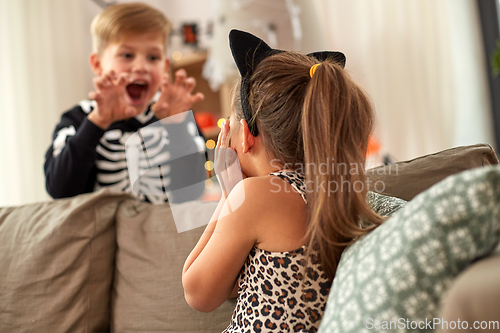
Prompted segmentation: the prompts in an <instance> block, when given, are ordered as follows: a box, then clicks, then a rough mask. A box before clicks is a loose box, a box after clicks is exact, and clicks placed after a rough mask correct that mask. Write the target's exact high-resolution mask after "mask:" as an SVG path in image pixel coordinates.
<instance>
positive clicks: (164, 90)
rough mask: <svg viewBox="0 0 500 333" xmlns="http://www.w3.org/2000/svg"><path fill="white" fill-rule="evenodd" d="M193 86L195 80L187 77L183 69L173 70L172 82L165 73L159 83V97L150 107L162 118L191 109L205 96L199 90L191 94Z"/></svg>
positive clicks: (157, 116)
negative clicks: (173, 77)
mask: <svg viewBox="0 0 500 333" xmlns="http://www.w3.org/2000/svg"><path fill="white" fill-rule="evenodd" d="M195 86H196V80H195V79H194V78H193V77H187V73H186V71H185V70H184V69H179V70H178V71H177V72H175V82H174V83H173V84H172V83H171V82H170V78H169V77H168V74H165V75H164V76H163V81H162V85H161V94H160V98H158V101H157V102H156V103H155V104H153V106H152V107H151V109H152V110H153V112H154V113H155V116H156V118H158V119H163V118H166V117H169V116H173V115H176V114H178V113H181V112H184V111H188V110H191V107H192V106H193V104H195V103H198V102H200V101H202V100H203V99H204V98H205V96H204V95H203V94H202V93H201V92H198V93H196V94H194V95H193V94H192V92H193V89H194V87H195Z"/></svg>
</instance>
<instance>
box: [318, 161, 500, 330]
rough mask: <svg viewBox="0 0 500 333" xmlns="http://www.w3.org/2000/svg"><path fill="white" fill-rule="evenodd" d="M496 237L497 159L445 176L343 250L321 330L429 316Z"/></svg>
mask: <svg viewBox="0 0 500 333" xmlns="http://www.w3.org/2000/svg"><path fill="white" fill-rule="evenodd" d="M499 240H500V166H495V167H485V168H476V169H474V170H470V171H466V172H463V173H460V174H458V175H454V176H451V177H448V178H447V179H445V180H444V181H442V182H440V183H438V184H436V185H435V186H433V187H432V188H430V189H429V190H427V191H425V192H423V193H421V194H420V195H418V196H417V197H415V198H414V199H413V200H412V201H411V202H409V203H408V204H407V205H406V207H405V208H404V209H401V210H399V211H397V212H396V213H395V214H394V215H393V216H392V217H391V218H389V219H388V220H387V221H386V222H385V223H384V224H383V225H382V226H380V227H379V228H377V229H375V231H373V232H371V233H370V234H368V235H366V236H364V237H362V238H361V239H360V240H358V241H357V242H356V243H354V244H353V245H352V246H351V247H349V248H348V249H346V250H345V251H344V253H343V255H342V257H341V260H340V263H339V266H338V269H337V274H336V276H335V278H334V280H333V284H332V288H331V291H330V295H329V297H328V302H327V307H326V311H325V314H324V317H323V320H322V322H321V326H320V330H319V332H346V333H348V332H356V333H359V332H369V331H370V330H372V329H375V330H381V329H382V330H383V329H384V325H386V326H387V330H388V331H396V329H408V330H412V329H411V328H413V330H415V327H413V326H414V325H423V324H421V322H424V323H425V320H426V319H427V320H428V321H431V322H432V320H433V318H438V314H439V313H438V308H439V303H440V299H441V297H442V296H443V293H445V292H446V290H447V288H448V287H449V286H450V283H451V281H452V279H453V278H454V277H455V276H457V275H458V274H459V273H460V272H461V271H462V270H463V269H464V268H466V267H467V266H468V265H469V264H470V263H471V262H473V261H475V260H476V259H478V258H481V257H483V256H486V255H488V254H490V253H492V251H493V250H494V249H495V247H496V246H498V243H499ZM401 321H402V322H401ZM390 322H393V325H394V326H389V325H391V324H390ZM402 325H412V326H411V327H408V326H402ZM420 328H422V327H420ZM425 328H428V326H426V327H425ZM415 331H417V330H415Z"/></svg>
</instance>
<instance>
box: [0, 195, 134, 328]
mask: <svg viewBox="0 0 500 333" xmlns="http://www.w3.org/2000/svg"><path fill="white" fill-rule="evenodd" d="M126 199H130V196H128V195H124V194H112V193H110V192H109V191H106V190H103V191H100V192H97V193H92V194H85V195H80V196H77V197H74V198H70V199H61V200H55V201H51V202H43V203H36V204H30V205H25V206H20V207H6V208H0V253H1V256H2V259H1V260H0V331H1V332H18V333H19V332H37V333H44V332H47V333H54V332H82V333H83V332H98V331H100V332H102V331H109V325H110V312H111V311H110V308H111V306H110V298H111V292H110V291H111V283H112V280H113V271H114V269H113V267H114V264H113V261H114V254H115V248H116V245H115V244H116V243H115V228H114V222H115V214H116V210H117V207H118V206H119V204H120V203H121V202H122V201H124V200H126Z"/></svg>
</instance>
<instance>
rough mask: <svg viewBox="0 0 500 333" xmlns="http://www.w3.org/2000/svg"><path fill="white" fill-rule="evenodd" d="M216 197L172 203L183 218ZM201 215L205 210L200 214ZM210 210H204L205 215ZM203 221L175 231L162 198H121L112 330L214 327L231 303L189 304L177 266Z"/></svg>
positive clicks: (210, 330)
mask: <svg viewBox="0 0 500 333" xmlns="http://www.w3.org/2000/svg"><path fill="white" fill-rule="evenodd" d="M216 205H217V203H216V202H215V203H213V204H212V203H200V202H196V204H195V205H194V206H192V205H191V206H190V204H189V203H186V204H180V205H177V206H176V208H175V209H176V210H179V209H183V206H184V209H185V212H184V213H185V214H184V215H185V216H184V217H185V218H187V219H189V216H188V215H189V214H191V216H192V218H193V219H195V217H197V216H200V214H204V213H203V212H202V211H201V210H204V209H208V210H211V211H212V212H213V211H214V210H215V206H216ZM204 215H206V214H204ZM209 216H210V215H209ZM203 230H204V227H201V228H197V229H193V230H189V231H185V232H182V233H177V229H176V225H175V223H174V219H173V217H172V212H171V208H170V206H169V205H168V204H165V205H151V204H148V203H143V202H138V201H127V202H125V203H123V204H122V205H121V206H120V208H119V210H118V213H117V226H116V232H117V244H118V248H117V253H116V274H115V280H114V289H113V296H112V297H113V298H112V309H113V310H112V311H113V316H112V317H113V319H112V328H113V332H118V333H120V332H176V333H179V332H189V333H195V332H196V333H202V332H203V333H216V332H217V333H220V332H222V330H223V329H224V328H226V327H227V325H228V324H229V321H230V319H231V315H232V312H233V309H234V306H235V302H234V301H226V302H225V303H224V304H223V305H221V306H220V307H219V308H218V309H217V310H215V311H214V312H211V313H202V312H198V311H195V310H193V309H192V308H191V307H190V306H189V305H188V304H187V303H186V301H185V299H184V290H183V287H182V267H183V265H184V261H185V260H186V258H187V256H188V255H189V253H190V252H191V250H192V249H193V248H194V246H195V245H196V243H197V242H198V239H199V238H200V236H201V234H202V233H203Z"/></svg>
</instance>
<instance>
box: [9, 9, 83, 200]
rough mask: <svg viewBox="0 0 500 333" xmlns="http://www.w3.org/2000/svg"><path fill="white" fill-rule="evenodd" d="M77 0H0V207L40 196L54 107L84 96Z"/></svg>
mask: <svg viewBox="0 0 500 333" xmlns="http://www.w3.org/2000/svg"><path fill="white" fill-rule="evenodd" d="M86 5H87V2H84V1H81V0H2V1H0V100H1V101H2V108H0V114H1V120H0V159H1V160H0V206H2V207H3V206H10V205H19V204H24V203H29V202H34V201H41V200H47V199H48V198H49V196H48V195H47V194H46V190H45V178H44V173H43V163H44V154H45V151H46V149H47V148H48V146H49V145H50V142H51V137H52V132H53V130H54V128H55V125H56V124H57V123H58V122H59V119H60V116H61V113H62V112H63V111H64V110H67V109H69V108H70V107H71V106H72V105H74V104H75V103H76V102H78V101H79V100H81V99H83V98H85V97H86V96H87V93H88V91H90V89H91V82H92V81H91V73H90V70H89V66H88V61H87V59H88V55H89V53H90V37H89V32H88V31H89V30H88V27H89V24H90V21H89V20H88V19H85V16H84V15H82V12H83V13H84V12H85V6H86Z"/></svg>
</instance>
